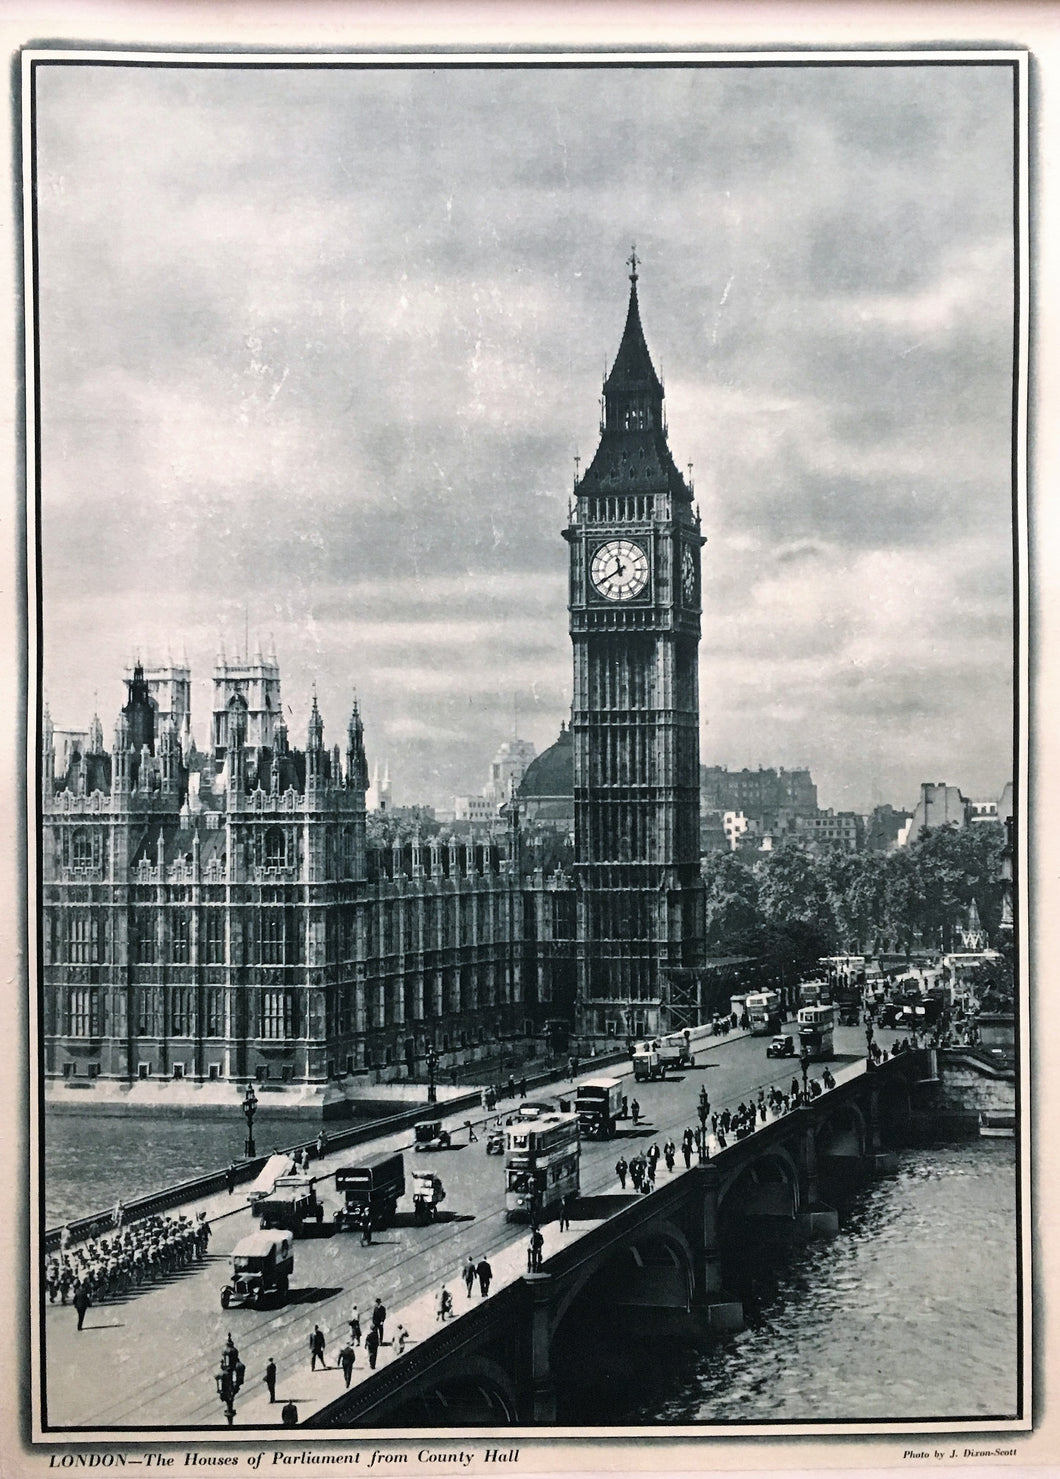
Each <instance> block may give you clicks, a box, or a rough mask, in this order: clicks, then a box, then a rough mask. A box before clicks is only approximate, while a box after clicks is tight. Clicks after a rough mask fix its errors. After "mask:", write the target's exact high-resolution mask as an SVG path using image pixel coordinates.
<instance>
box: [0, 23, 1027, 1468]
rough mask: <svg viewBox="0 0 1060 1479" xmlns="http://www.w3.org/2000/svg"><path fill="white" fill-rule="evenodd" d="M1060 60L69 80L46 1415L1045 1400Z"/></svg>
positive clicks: (41, 1178)
mask: <svg viewBox="0 0 1060 1479" xmlns="http://www.w3.org/2000/svg"><path fill="white" fill-rule="evenodd" d="M561 63H562V64H561ZM1025 68H1026V58H1025V56H1023V55H1022V54H1020V53H1014V52H1013V53H999V52H981V53H978V54H976V53H961V54H959V55H958V54H947V53H943V52H932V53H921V54H919V55H913V54H898V53H879V54H877V55H875V56H872V57H859V56H853V55H846V56H845V55H843V54H841V53H840V54H836V55H833V56H830V57H823V56H818V57H815V58H814V57H810V56H802V57H791V56H789V57H785V58H781V57H773V58H770V57H767V56H753V55H751V54H745V55H737V54H733V55H729V56H712V57H707V56H703V57H687V56H685V57H680V58H678V57H673V56H670V57H667V56H661V55H654V56H643V57H638V58H632V57H629V56H618V55H610V56H602V55H597V56H565V57H563V58H562V59H560V58H558V57H552V58H544V57H531V56H527V57H524V58H521V59H520V58H512V57H507V58H504V59H502V58H500V57H498V56H490V55H487V54H483V55H481V56H477V57H466V56H465V57H456V56H452V55H429V54H421V55H417V54H405V55H402V56H386V57H383V56H373V57H359V58H353V57H350V56H346V57H339V56H331V57H321V56H315V57H308V56H306V57H280V56H271V57H270V56H267V55H264V54H238V53H233V54H228V55H216V54H215V55H207V54H203V55H193V54H191V53H176V52H173V53H169V54H146V53H144V54H140V55H136V54H133V53H119V52H114V53H110V54H106V53H89V52H81V53H79V52H76V51H71V50H58V49H56V50H47V49H45V48H38V49H36V50H34V51H32V52H28V53H26V54H25V55H24V57H23V66H22V88H23V97H22V108H23V115H22V118H23V121H22V131H23V138H24V147H25V174H24V211H25V223H24V230H25V243H26V245H25V260H26V275H27V288H26V322H27V335H26V349H27V366H28V370H27V399H28V404H29V415H28V427H29V431H28V433H27V450H28V458H27V461H28V466H29V488H28V508H29V517H28V524H29V572H30V583H29V588H30V606H31V611H32V612H34V613H35V615H34V617H33V620H32V621H31V632H32V633H33V641H32V644H31V648H30V658H29V660H30V673H31V685H30V695H29V702H30V709H29V713H30V746H31V761H30V782H29V792H30V795H29V818H30V820H29V837H30V851H31V854H32V857H33V863H32V867H31V878H32V879H33V880H34V881H33V885H32V895H31V899H30V905H31V919H32V921H33V933H32V936H31V970H30V981H29V987H30V1060H31V1061H30V1065H29V1073H30V1085H31V1103H30V1106H29V1128H30V1143H31V1147H32V1149H31V1164H30V1166H29V1168H28V1172H27V1174H28V1176H29V1178H30V1186H31V1190H32V1197H31V1214H32V1215H31V1222H32V1227H31V1232H30V1239H29V1245H28V1247H27V1248H26V1250H25V1260H26V1265H27V1267H28V1287H29V1297H30V1308H29V1311H28V1318H29V1319H30V1321H31V1328H32V1332H33V1338H32V1370H33V1377H34V1383H33V1393H34V1395H33V1414H32V1417H33V1433H34V1435H35V1436H36V1438H37V1439H38V1440H41V1441H45V1442H48V1443H51V1444H56V1443H58V1444H63V1443H70V1442H82V1441H83V1440H84V1438H85V1437H86V1435H95V1436H97V1437H100V1438H103V1439H105V1438H106V1437H107V1435H108V1434H109V1435H111V1436H113V1435H115V1434H123V1435H128V1434H130V1433H144V1434H154V1435H156V1437H157V1438H158V1439H159V1440H164V1439H165V1436H166V1435H167V1434H170V1435H171V1436H179V1435H182V1434H183V1435H187V1434H189V1433H199V1434H200V1435H202V1436H205V1438H206V1439H208V1440H210V1441H215V1440H216V1441H218V1442H227V1441H229V1439H232V1440H235V1439H240V1438H243V1439H246V1438H248V1437H250V1436H251V1435H255V1434H256V1435H258V1436H264V1437H265V1438H268V1439H269V1441H270V1442H271V1443H272V1444H273V1445H275V1444H277V1443H282V1441H284V1438H285V1435H286V1437H288V1438H289V1439H290V1441H291V1442H294V1443H298V1444H302V1445H304V1444H305V1443H306V1442H308V1441H311V1440H314V1439H325V1440H328V1439H330V1440H333V1441H336V1440H337V1441H345V1442H347V1443H348V1442H349V1441H350V1440H349V1438H348V1437H345V1436H344V1435H345V1434H346V1433H347V1432H348V1430H360V1432H361V1433H362V1434H363V1433H365V1432H370V1431H372V1430H374V1431H376V1432H377V1433H378V1434H380V1435H381V1437H382V1436H385V1435H387V1434H389V1435H391V1436H393V1435H395V1434H397V1433H398V1432H401V1431H406V1432H407V1431H412V1432H421V1433H422V1432H427V1431H431V1430H439V1431H441V1432H442V1433H443V1435H444V1431H445V1430H459V1431H460V1432H463V1433H465V1434H467V1433H473V1432H474V1431H475V1430H478V1429H481V1430H484V1431H488V1432H490V1433H492V1434H494V1435H495V1434H496V1433H497V1432H498V1431H503V1430H505V1429H507V1430H509V1434H510V1436H511V1438H512V1439H513V1440H514V1439H515V1438H516V1437H517V1435H518V1433H519V1432H520V1430H522V1431H523V1432H525V1433H526V1434H527V1436H528V1438H530V1439H532V1437H533V1435H534V1434H546V1433H548V1432H550V1431H551V1432H553V1433H555V1432H557V1431H558V1430H565V1431H567V1432H573V1433H575V1434H577V1433H580V1432H582V1431H585V1432H586V1433H591V1432H592V1431H594V1430H595V1431H600V1430H601V1429H602V1428H603V1427H607V1428H609V1429H616V1428H617V1429H622V1430H624V1431H626V1432H630V1433H633V1432H636V1431H637V1430H641V1431H643V1432H646V1433H648V1432H651V1433H655V1432H657V1430H659V1429H660V1428H665V1429H667V1430H668V1431H669V1432H670V1433H676V1432H678V1431H680V1430H685V1431H687V1432H691V1433H695V1434H705V1433H708V1432H714V1433H718V1434H725V1433H730V1434H732V1435H734V1436H736V1437H739V1436H740V1435H741V1434H751V1433H760V1434H766V1435H768V1434H774V1435H775V1434H779V1433H782V1432H784V1433H788V1432H791V1431H795V1432H798V1433H801V1434H805V1433H821V1434H829V1433H832V1434H834V1433H837V1432H838V1431H839V1430H840V1429H842V1430H844V1431H847V1432H851V1431H852V1432H855V1433H866V1434H870V1433H879V1432H891V1433H898V1432H910V1433H916V1432H921V1433H924V1432H930V1431H932V1430H938V1431H948V1430H959V1429H961V1428H965V1429H968V1430H972V1429H976V1430H978V1436H979V1437H980V1438H982V1437H984V1434H985V1435H987V1436H988V1435H989V1433H990V1432H991V1431H992V1432H994V1433H996V1434H1001V1433H1005V1432H1012V1431H1013V1430H1017V1429H1020V1428H1026V1427H1027V1426H1028V1425H1029V1423H1030V1400H1029V1387H1028V1376H1029V1372H1028V1365H1029V1363H1028V1357H1027V1352H1028V1349H1029V1328H1028V1317H1027V1310H1028V1304H1029V1293H1030V1290H1029V1276H1028V1249H1027V1235H1028V1232H1027V1218H1026V1206H1027V1196H1028V1172H1027V1166H1028V1153H1029V1152H1028V1141H1027V1124H1026V1119H1027V1107H1028V1100H1029V1085H1028V1083H1027V1080H1026V1063H1027V1054H1026V1030H1027V1023H1026V1017H1027V1008H1026V998H1027V989H1028V983H1027V979H1026V971H1025V969H1024V968H1023V966H1022V964H1021V962H1022V956H1023V951H1024V947H1025V931H1024V929H1023V926H1022V923H1021V920H1022V913H1021V911H1022V908H1023V895H1024V892H1025V888H1024V877H1023V873H1024V870H1023V867H1022V864H1021V859H1022V857H1023V856H1024V851H1025V849H1024V842H1023V836H1022V833H1023V830H1024V824H1025V814H1024V805H1023V798H1024V795H1025V775H1024V773H1023V772H1024V766H1023V764H1022V759H1021V757H1022V754H1023V745H1024V738H1023V735H1024V728H1023V725H1022V722H1021V720H1020V712H1021V701H1022V698H1023V696H1024V688H1023V678H1022V676H1021V667H1020V663H1019V662H1018V661H1017V650H1018V641H1017V637H1018V632H1019V629H1020V627H1019V622H1018V621H1017V616H1018V614H1019V612H1020V607H1021V591H1022V589H1023V583H1024V580H1025V569H1024V563H1025V562H1024V561H1023V560H1022V558H1021V556H1020V551H1021V549H1022V541H1023V538H1024V534H1023V502H1022V479H1023V472H1022V462H1021V457H1020V455H1019V447H1020V434H1021V419H1022V418H1021V406H1022V398H1023V394H1024V389H1023V385H1022V374H1021V371H1020V366H1021V364H1022V359H1021V336H1023V335H1025V333H1026V324H1025V317H1026V315H1025V310H1024V308H1023V307H1022V306H1021V305H1023V300H1024V297H1025V285H1024V274H1025V251H1024V247H1023V239H1024V230H1023V223H1024V216H1025V203H1024V191H1025V183H1024V174H1023V170H1022V167H1021V159H1022V140H1023V138H1024V136H1025V119H1024V117H1023V111H1024V106H1025V105H1024V94H1025ZM19 1256H20V1257H21V1256H22V1254H21V1253H20V1255H19ZM288 1429H290V1433H289V1434H288V1433H287V1430H288ZM270 1430H271V1431H270ZM505 1436H506V1437H507V1436H508V1435H507V1434H506V1435H505ZM493 1441H494V1439H491V1442H493ZM500 1442H501V1446H500V1448H498V1450H497V1452H498V1454H509V1448H508V1447H506V1446H505V1442H504V1439H502V1440H500ZM515 1451H516V1450H515V1449H511V1450H510V1452H512V1453H514V1452H515ZM497 1461H499V1460H497ZM362 1467H363V1465H362Z"/></svg>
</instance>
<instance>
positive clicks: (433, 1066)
mask: <svg viewBox="0 0 1060 1479" xmlns="http://www.w3.org/2000/svg"><path fill="white" fill-rule="evenodd" d="M437 1072H438V1054H437V1053H436V1052H435V1051H434V1044H433V1043H432V1044H431V1046H430V1047H429V1048H428V1049H427V1103H428V1104H437V1102H438V1085H437V1083H436V1082H435V1076H436V1074H437Z"/></svg>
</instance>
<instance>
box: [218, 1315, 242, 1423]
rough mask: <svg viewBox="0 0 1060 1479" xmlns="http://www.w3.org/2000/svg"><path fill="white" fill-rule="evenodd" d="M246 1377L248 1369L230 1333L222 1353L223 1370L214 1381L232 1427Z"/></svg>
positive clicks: (227, 1419) (226, 1417)
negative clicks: (237, 1399)
mask: <svg viewBox="0 0 1060 1479" xmlns="http://www.w3.org/2000/svg"><path fill="white" fill-rule="evenodd" d="M245 1375H246V1367H245V1366H244V1365H243V1362H242V1361H241V1360H240V1359H239V1352H238V1351H237V1350H236V1347H235V1343H234V1342H233V1340H232V1332H231V1331H229V1332H228V1339H227V1340H226V1342H225V1345H224V1349H223V1350H222V1352H221V1369H220V1371H217V1372H215V1374H214V1380H215V1381H216V1383H217V1395H218V1397H219V1398H220V1399H221V1401H222V1402H223V1403H224V1412H225V1419H226V1421H227V1423H228V1426H229V1427H231V1426H232V1424H233V1422H234V1421H235V1416H236V1394H237V1392H238V1391H239V1389H240V1387H241V1386H242V1385H243V1377H244V1376H245Z"/></svg>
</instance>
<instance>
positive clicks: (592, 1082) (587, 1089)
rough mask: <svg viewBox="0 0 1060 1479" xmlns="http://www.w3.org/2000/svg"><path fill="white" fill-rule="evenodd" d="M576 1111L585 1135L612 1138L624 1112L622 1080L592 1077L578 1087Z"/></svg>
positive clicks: (599, 1138)
mask: <svg viewBox="0 0 1060 1479" xmlns="http://www.w3.org/2000/svg"><path fill="white" fill-rule="evenodd" d="M574 1112H575V1114H576V1115H577V1116H578V1125H579V1128H580V1129H581V1132H582V1134H583V1135H586V1136H589V1135H592V1136H595V1137H596V1139H598V1140H610V1138H611V1136H612V1135H613V1134H614V1133H615V1123H616V1121H617V1120H618V1119H619V1118H620V1117H621V1114H622V1080H621V1079H618V1078H590V1079H586V1080H585V1082H584V1083H580V1084H579V1085H578V1087H577V1090H576V1092H575V1097H574Z"/></svg>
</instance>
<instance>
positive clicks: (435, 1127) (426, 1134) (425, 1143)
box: [413, 1120, 453, 1150]
mask: <svg viewBox="0 0 1060 1479" xmlns="http://www.w3.org/2000/svg"><path fill="white" fill-rule="evenodd" d="M413 1134H414V1136H415V1144H414V1145H413V1149H414V1150H448V1149H449V1147H450V1145H452V1143H453V1137H452V1136H451V1135H450V1133H449V1131H448V1130H443V1129H442V1122H441V1120H423V1121H422V1122H421V1123H420V1124H418V1125H417V1126H416V1128H415V1130H414V1131H413Z"/></svg>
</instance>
